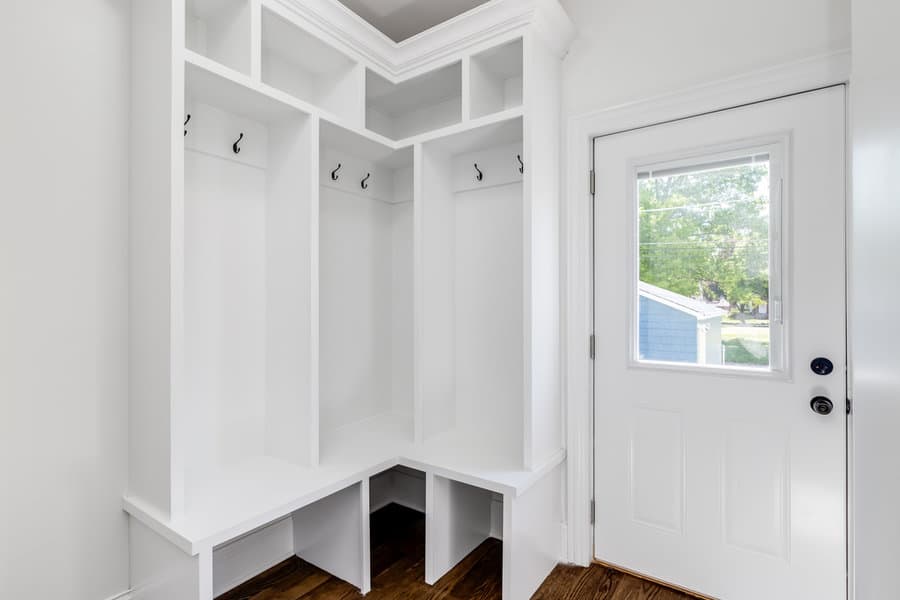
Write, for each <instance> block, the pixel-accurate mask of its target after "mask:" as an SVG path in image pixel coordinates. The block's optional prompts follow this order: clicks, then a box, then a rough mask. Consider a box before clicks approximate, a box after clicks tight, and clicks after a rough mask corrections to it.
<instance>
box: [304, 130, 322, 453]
mask: <svg viewBox="0 0 900 600" xmlns="http://www.w3.org/2000/svg"><path fill="white" fill-rule="evenodd" d="M311 126H312V130H311V132H310V134H311V136H312V148H311V150H310V152H311V155H310V156H311V160H310V162H309V165H308V166H309V169H310V174H309V187H308V188H307V189H308V191H309V198H310V200H309V212H310V220H309V272H310V276H309V280H310V288H309V306H310V310H309V331H310V335H309V346H310V347H309V352H310V365H309V369H310V375H309V398H310V415H309V421H310V432H309V444H310V465H312V466H313V467H318V466H319V453H320V448H321V444H320V439H319V436H320V431H321V427H320V420H321V412H322V411H321V404H320V398H319V387H320V382H319V333H320V332H319V281H320V272H319V231H320V227H321V219H320V214H319V211H320V207H319V194H320V189H319V168H318V165H319V161H320V160H321V157H320V156H319V153H320V145H319V140H320V138H321V135H322V123H321V121H320V120H319V118H318V117H312V122H311Z"/></svg>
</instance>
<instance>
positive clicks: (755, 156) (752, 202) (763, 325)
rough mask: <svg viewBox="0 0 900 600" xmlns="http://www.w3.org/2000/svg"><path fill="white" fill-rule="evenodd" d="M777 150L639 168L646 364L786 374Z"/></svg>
mask: <svg viewBox="0 0 900 600" xmlns="http://www.w3.org/2000/svg"><path fill="white" fill-rule="evenodd" d="M776 150H777V149H776V148H753V149H745V150H742V151H738V152H730V153H728V154H725V155H721V154H720V155H712V156H709V155H708V156H705V157H702V158H699V159H698V158H696V157H694V158H692V159H689V160H676V161H667V162H664V163H656V164H652V165H642V166H638V167H636V168H635V173H634V187H635V191H636V204H637V211H636V214H637V235H636V240H637V249H636V258H637V261H636V263H637V264H636V269H637V277H636V278H635V281H636V289H634V290H633V293H634V295H633V298H634V308H635V310H634V315H635V317H636V318H635V330H636V331H635V338H636V339H635V340H634V341H635V354H636V356H635V358H636V360H637V361H638V362H640V363H645V364H647V363H650V364H652V363H667V364H670V365H693V366H703V367H715V368H733V369H734V368H736V369H752V370H778V369H780V367H781V360H780V357H781V349H780V346H781V342H782V335H781V331H782V321H783V319H782V314H781V313H782V297H781V289H780V288H781V285H780V273H781V270H782V268H781V267H782V265H781V251H780V247H781V243H780V240H779V231H780V228H781V223H780V221H781V219H780V210H778V206H779V205H780V202H779V201H778V200H779V199H778V196H779V195H780V183H781V177H780V176H778V177H775V176H774V174H777V173H778V171H779V167H778V166H777V165H776V157H777V155H778V154H779V153H778V152H777V151H776ZM776 183H777V184H778V189H776V186H775V184H776Z"/></svg>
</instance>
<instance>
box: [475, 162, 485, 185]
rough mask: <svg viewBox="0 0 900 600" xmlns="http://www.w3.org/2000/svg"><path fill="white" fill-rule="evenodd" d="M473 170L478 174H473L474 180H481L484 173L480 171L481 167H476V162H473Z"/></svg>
mask: <svg viewBox="0 0 900 600" xmlns="http://www.w3.org/2000/svg"><path fill="white" fill-rule="evenodd" d="M475 170H476V171H477V172H478V175H476V176H475V180H476V181H481V180H482V179H484V173H482V172H481V169H479V168H478V163H475Z"/></svg>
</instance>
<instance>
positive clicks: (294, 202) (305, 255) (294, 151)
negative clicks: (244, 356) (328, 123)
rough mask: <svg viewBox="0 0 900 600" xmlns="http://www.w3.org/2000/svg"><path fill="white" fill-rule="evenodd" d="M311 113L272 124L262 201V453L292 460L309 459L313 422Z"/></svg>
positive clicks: (315, 141) (305, 461)
mask: <svg viewBox="0 0 900 600" xmlns="http://www.w3.org/2000/svg"><path fill="white" fill-rule="evenodd" d="M317 125H318V122H317V120H316V119H315V118H313V117H309V116H305V115H298V116H297V117H295V118H293V119H291V121H289V122H285V123H283V124H280V126H278V127H272V128H271V129H270V133H269V140H270V148H269V159H270V160H269V169H268V178H267V190H266V192H267V194H266V195H267V198H266V201H267V206H266V229H267V234H266V253H267V260H266V264H267V269H268V273H267V274H266V285H267V288H268V289H267V293H266V311H267V315H266V327H267V330H268V331H267V352H266V354H267V359H266V371H267V377H266V446H267V447H266V450H267V454H269V455H271V456H275V457H277V458H281V459H283V460H287V461H288V462H292V463H294V464H299V465H309V464H315V462H316V449H317V448H318V444H317V443H315V441H316V436H317V432H318V426H317V423H316V422H315V419H314V414H315V410H314V408H313V406H314V404H315V403H316V397H315V395H314V394H313V393H312V390H313V389H314V387H315V384H314V383H313V381H314V377H315V376H316V373H317V372H318V370H317V369H316V368H315V364H314V355H313V347H314V345H315V344H313V333H314V332H313V330H312V323H311V322H310V320H309V316H308V315H309V314H311V313H312V312H313V310H314V307H313V305H312V301H313V291H314V289H315V285H314V275H315V266H314V262H313V246H312V244H311V239H312V238H313V237H314V232H315V231H316V222H315V210H316V209H315V207H316V206H318V189H317V188H313V187H312V186H311V185H310V182H311V181H312V180H313V179H314V178H315V173H316V172H317V170H316V169H314V168H312V165H313V163H312V162H311V159H312V158H313V156H314V154H315V153H316V152H317V148H318V139H317V135H316V129H317Z"/></svg>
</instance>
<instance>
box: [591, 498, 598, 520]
mask: <svg viewBox="0 0 900 600" xmlns="http://www.w3.org/2000/svg"><path fill="white" fill-rule="evenodd" d="M596 508H597V504H596V503H595V502H594V501H593V500H591V525H593V524H594V519H595V518H596V516H597V513H596Z"/></svg>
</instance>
